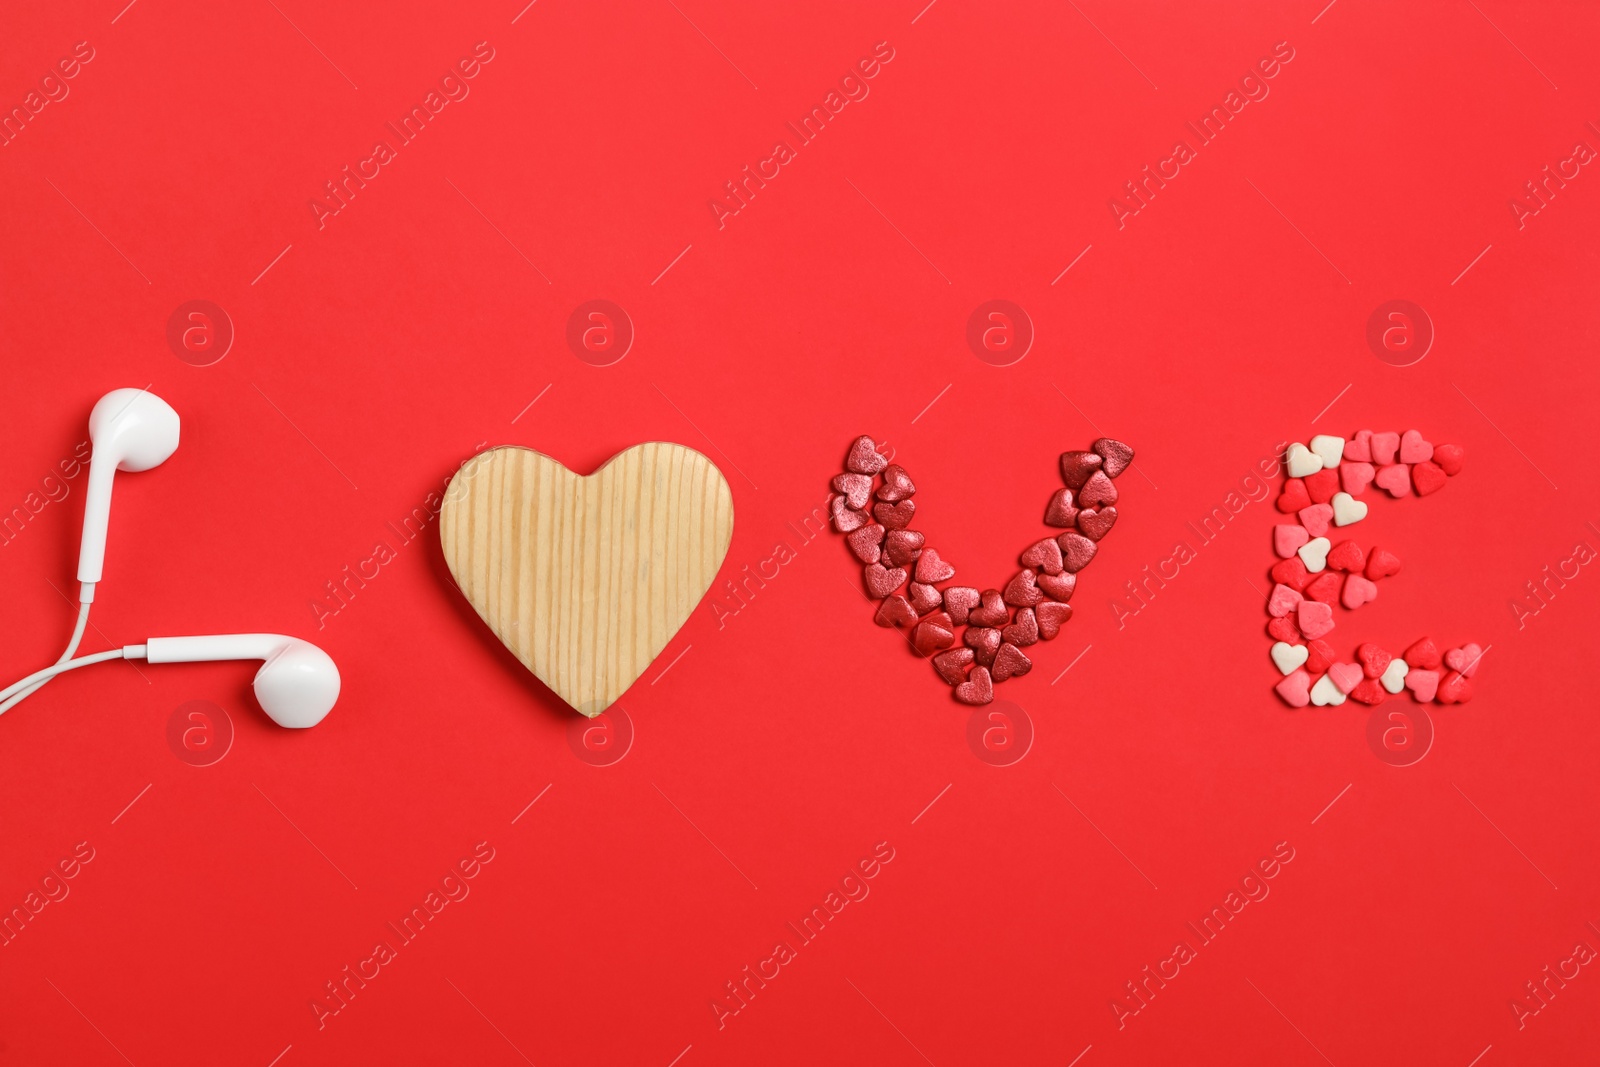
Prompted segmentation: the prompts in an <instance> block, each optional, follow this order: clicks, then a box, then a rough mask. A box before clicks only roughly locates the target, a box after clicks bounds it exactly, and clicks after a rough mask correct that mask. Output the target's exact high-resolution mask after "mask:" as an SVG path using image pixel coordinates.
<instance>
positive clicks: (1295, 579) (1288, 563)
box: [1268, 556, 1311, 593]
mask: <svg viewBox="0 0 1600 1067" xmlns="http://www.w3.org/2000/svg"><path fill="white" fill-rule="evenodd" d="M1268 573H1269V574H1271V575H1272V580H1273V581H1274V582H1277V583H1278V584H1279V585H1286V586H1288V587H1289V588H1290V589H1293V590H1294V591H1295V592H1297V593H1304V592H1305V591H1306V586H1307V585H1308V584H1310V582H1311V572H1310V571H1308V570H1306V565H1305V563H1303V562H1302V561H1301V559H1300V557H1299V556H1290V557H1289V558H1288V559H1280V560H1279V561H1278V562H1276V563H1274V564H1273V565H1272V570H1271V571H1269V572H1268Z"/></svg>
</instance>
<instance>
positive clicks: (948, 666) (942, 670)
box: [933, 648, 973, 685]
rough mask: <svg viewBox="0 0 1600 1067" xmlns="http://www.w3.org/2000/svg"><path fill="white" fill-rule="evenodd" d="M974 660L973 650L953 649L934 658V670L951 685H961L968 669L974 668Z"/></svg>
mask: <svg viewBox="0 0 1600 1067" xmlns="http://www.w3.org/2000/svg"><path fill="white" fill-rule="evenodd" d="M972 660H973V656H972V649H970V648H952V649H950V650H949V651H948V652H941V653H939V654H938V655H937V656H935V657H933V669H934V670H936V671H938V672H939V677H941V678H943V679H944V680H945V681H946V682H948V683H949V684H951V685H960V684H961V682H962V680H963V679H965V678H966V676H967V668H968V667H970V666H972Z"/></svg>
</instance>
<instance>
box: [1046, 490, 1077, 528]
mask: <svg viewBox="0 0 1600 1067" xmlns="http://www.w3.org/2000/svg"><path fill="white" fill-rule="evenodd" d="M1077 518H1078V509H1077V508H1075V507H1073V506H1072V490H1071V489H1057V490H1056V491H1055V493H1054V494H1052V495H1051V497H1050V503H1049V505H1047V506H1046V507H1045V509H1044V524H1045V525H1046V526H1057V527H1061V528H1063V529H1067V528H1070V527H1071V526H1072V524H1073V523H1074V522H1075V521H1076V520H1077Z"/></svg>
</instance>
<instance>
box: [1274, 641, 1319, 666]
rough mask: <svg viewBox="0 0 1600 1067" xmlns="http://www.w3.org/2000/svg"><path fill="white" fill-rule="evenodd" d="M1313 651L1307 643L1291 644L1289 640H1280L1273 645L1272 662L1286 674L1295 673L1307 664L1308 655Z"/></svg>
mask: <svg viewBox="0 0 1600 1067" xmlns="http://www.w3.org/2000/svg"><path fill="white" fill-rule="evenodd" d="M1310 655H1311V652H1310V650H1308V649H1307V648H1306V646H1305V645H1291V644H1289V642H1287V641H1279V642H1278V643H1277V644H1275V645H1273V646H1272V662H1273V665H1274V666H1276V667H1277V668H1278V670H1279V671H1281V672H1282V673H1284V674H1293V673H1294V672H1295V671H1296V670H1298V669H1299V668H1301V667H1303V666H1305V662H1306V657H1308V656H1310Z"/></svg>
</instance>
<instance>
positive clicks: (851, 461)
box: [844, 434, 889, 474]
mask: <svg viewBox="0 0 1600 1067" xmlns="http://www.w3.org/2000/svg"><path fill="white" fill-rule="evenodd" d="M888 465H889V461H888V460H887V459H884V458H883V457H882V456H880V455H878V446H877V445H876V444H874V443H873V440H872V438H870V437H868V436H866V435H865V434H862V435H861V436H860V437H858V438H856V443H855V444H853V445H851V446H850V454H849V455H848V456H847V457H846V458H845V461H844V466H845V470H848V471H853V472H854V473H856V474H877V473H878V472H879V471H881V470H883V468H885V467H887V466H888Z"/></svg>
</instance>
